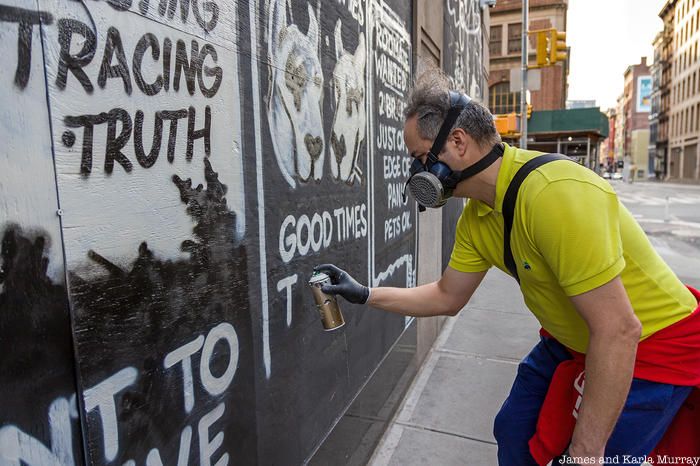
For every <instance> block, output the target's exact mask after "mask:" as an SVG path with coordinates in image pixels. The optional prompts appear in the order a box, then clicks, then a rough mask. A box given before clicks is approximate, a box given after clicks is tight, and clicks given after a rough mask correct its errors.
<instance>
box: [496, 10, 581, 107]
mask: <svg viewBox="0 0 700 466" xmlns="http://www.w3.org/2000/svg"><path fill="white" fill-rule="evenodd" d="M567 9H568V0H531V1H530V10H529V21H530V24H529V30H530V31H533V30H537V29H547V28H556V29H557V30H558V31H566V15H567ZM490 14H491V26H490V32H491V34H490V40H489V54H490V57H489V63H490V68H489V70H490V71H489V80H488V86H489V107H490V109H491V111H492V112H493V113H494V114H506V113H510V112H519V111H520V92H510V72H511V70H512V69H516V70H520V67H521V50H522V37H521V34H522V0H499V1H498V3H497V4H496V6H495V7H494V8H492V9H491V11H490ZM533 40H534V39H533V38H531V39H530V41H529V47H528V53H529V62H530V63H533V62H534V60H535V55H534V54H535V43H534V42H533ZM568 63H569V62H568V58H567V60H566V61H565V62H564V63H557V64H556V65H555V66H551V67H546V68H542V69H541V70H540V71H541V73H542V74H541V89H543V90H540V91H532V92H531V102H530V103H531V104H532V108H533V110H534V111H537V110H559V109H563V108H565V104H566V95H567V86H568V84H567V76H568V71H569V67H568ZM544 89H546V91H544Z"/></svg>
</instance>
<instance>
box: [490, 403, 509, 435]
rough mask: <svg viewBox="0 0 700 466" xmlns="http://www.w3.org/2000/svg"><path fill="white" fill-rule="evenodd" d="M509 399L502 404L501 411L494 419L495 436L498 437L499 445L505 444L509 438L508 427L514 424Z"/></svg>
mask: <svg viewBox="0 0 700 466" xmlns="http://www.w3.org/2000/svg"><path fill="white" fill-rule="evenodd" d="M510 411H511V409H510V403H509V400H506V401H505V402H504V403H503V406H501V409H500V411H498V414H496V418H495V419H494V420H493V436H494V437H495V438H496V442H497V443H498V445H499V446H500V445H503V444H505V441H506V439H507V438H508V430H509V429H508V427H509V425H511V426H512V419H513V416H512V413H511V412H510Z"/></svg>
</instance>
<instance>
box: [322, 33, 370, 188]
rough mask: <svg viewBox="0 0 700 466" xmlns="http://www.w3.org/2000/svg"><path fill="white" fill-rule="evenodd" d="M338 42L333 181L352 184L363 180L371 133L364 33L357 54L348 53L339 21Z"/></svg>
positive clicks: (331, 141)
mask: <svg viewBox="0 0 700 466" xmlns="http://www.w3.org/2000/svg"><path fill="white" fill-rule="evenodd" d="M334 39H335V59H336V64H335V67H334V68H333V75H332V79H333V82H332V90H333V98H334V104H335V113H334V114H333V125H332V126H331V137H330V146H331V151H332V157H331V161H330V166H331V173H333V178H335V179H336V180H341V181H345V182H347V183H350V184H352V183H354V182H355V181H358V182H361V181H362V169H361V167H360V160H359V157H360V150H361V149H362V147H363V142H364V140H365V134H366V133H367V107H366V105H365V87H366V75H365V65H366V61H367V50H366V45H365V34H364V32H360V36H359V39H358V41H357V42H358V43H357V48H356V49H355V51H354V52H350V51H348V50H345V47H344V46H343V34H342V23H341V22H340V20H338V21H337V22H336V25H335V31H334Z"/></svg>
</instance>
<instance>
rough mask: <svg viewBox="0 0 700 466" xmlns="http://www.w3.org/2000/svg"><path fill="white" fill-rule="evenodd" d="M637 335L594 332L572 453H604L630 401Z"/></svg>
mask: <svg viewBox="0 0 700 466" xmlns="http://www.w3.org/2000/svg"><path fill="white" fill-rule="evenodd" d="M637 344H638V335H635V334H632V335H628V336H624V337H621V336H620V335H611V334H608V335H595V334H592V335H591V338H590V343H589V346H588V352H587V354H586V379H585V387H584V390H583V400H582V403H581V408H580V410H579V416H578V419H577V422H576V428H575V429H574V434H573V437H572V440H571V448H570V451H571V453H572V456H594V455H602V454H603V453H604V451H605V445H606V443H607V441H608V439H609V437H610V435H611V434H612V431H613V429H614V428H615V424H616V422H617V419H618V418H619V416H620V413H621V412H622V409H623V407H624V405H625V401H626V400H627V395H628V393H629V389H630V385H631V383H632V375H633V372H634V361H635V355H636V352H637Z"/></svg>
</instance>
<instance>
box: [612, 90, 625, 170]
mask: <svg viewBox="0 0 700 466" xmlns="http://www.w3.org/2000/svg"><path fill="white" fill-rule="evenodd" d="M624 104H625V96H624V94H620V96H619V97H618V98H617V105H616V107H615V139H614V140H613V145H614V157H615V163H617V164H621V163H622V162H623V161H624V159H625V105H624Z"/></svg>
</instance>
